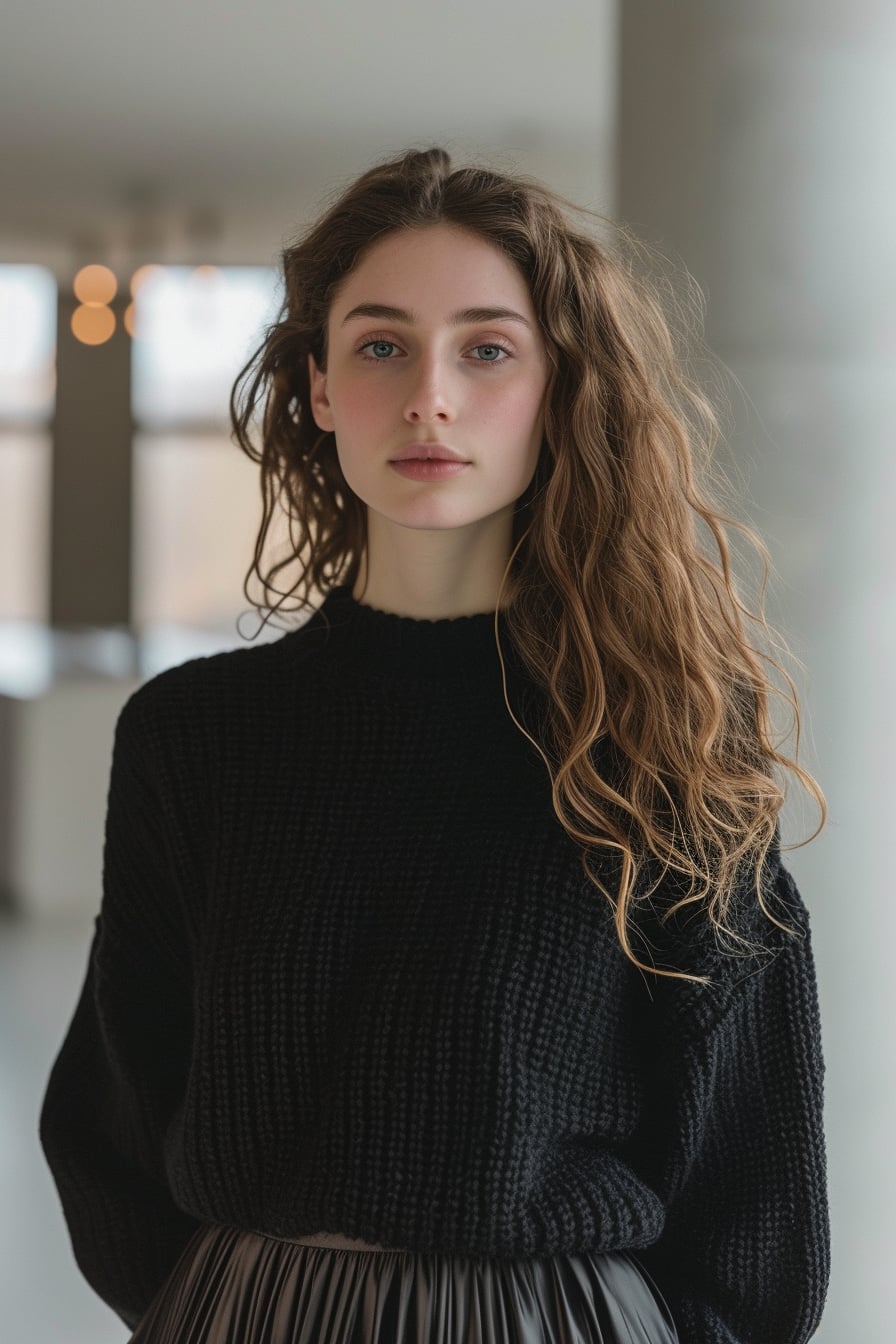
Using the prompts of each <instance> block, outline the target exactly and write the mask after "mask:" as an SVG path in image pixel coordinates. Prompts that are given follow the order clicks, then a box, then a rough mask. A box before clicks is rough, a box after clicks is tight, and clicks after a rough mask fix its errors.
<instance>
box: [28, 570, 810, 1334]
mask: <svg viewBox="0 0 896 1344" xmlns="http://www.w3.org/2000/svg"><path fill="white" fill-rule="evenodd" d="M500 620H501V627H502V634H503V638H502V647H503V648H505V649H506V650H508V652H510V653H511V654H512V649H511V648H509V644H508V641H509V635H508V633H507V631H506V627H505V624H504V617H503V616H502V617H501V618H500ZM509 694H510V698H511V703H512V704H514V708H515V709H516V710H517V711H518V715H520V716H525V715H529V718H528V720H526V719H525V718H524V721H527V722H528V723H529V725H530V727H532V726H534V725H535V722H536V719H537V707H538V695H537V694H536V693H535V692H534V690H533V688H532V687H530V686H528V685H527V683H526V681H525V678H524V676H523V674H522V672H521V669H520V666H519V664H518V663H517V662H516V661H515V660H514V659H513V658H512V657H511V659H510V682H509ZM533 716H534V717H533ZM595 750H596V751H597V752H598V754H599V759H600V752H601V748H600V747H598V748H596V749H595ZM605 764H606V768H607V770H610V769H611V768H612V766H611V762H610V761H609V758H607V759H606V761H605ZM598 853H599V852H598ZM592 864H593V865H596V866H597V868H598V871H599V872H600V871H603V875H604V878H605V881H606V882H607V883H612V882H613V878H614V869H613V864H612V862H611V861H610V860H609V859H603V858H597V859H596V860H595V858H594V857H593V856H592ZM601 865H603V868H602V870H601ZM616 876H617V877H618V874H616ZM764 876H765V878H766V890H767V891H768V893H769V897H770V899H771V901H772V904H773V908H774V910H775V913H776V914H777V915H778V918H780V919H782V921H783V922H785V923H789V924H790V925H791V926H792V927H794V928H797V929H798V930H799V933H800V936H799V937H790V936H788V935H787V934H784V933H781V932H780V931H778V930H777V929H776V928H775V926H774V925H773V924H771V923H770V922H769V921H768V920H766V919H765V918H764V916H762V915H761V912H759V911H758V904H757V903H756V901H755V896H752V897H750V899H749V900H748V899H747V898H746V896H745V898H744V900H743V910H744V919H745V921H746V923H745V924H744V928H745V929H746V928H747V925H749V932H750V934H751V936H752V937H753V938H754V939H758V940H759V941H761V942H762V944H763V946H764V947H765V948H766V954H765V955H764V956H762V957H759V958H754V959H752V960H749V961H744V960H742V959H737V958H735V957H732V956H730V955H725V954H724V953H723V951H722V950H720V949H719V948H717V946H716V943H715V940H714V939H713V938H711V937H707V936H706V935H705V933H704V932H703V930H704V929H705V928H707V927H708V926H707V925H706V923H705V919H704V918H703V917H701V919H700V920H698V921H691V922H690V923H685V922H684V921H682V922H681V923H680V924H677V925H676V924H675V923H674V922H673V923H672V924H670V925H668V926H663V927H660V926H659V924H657V923H656V922H655V915H656V912H657V911H658V910H659V908H660V905H661V904H662V901H661V897H658V898H654V900H655V902H656V909H653V908H651V907H647V906H645V907H644V909H643V910H642V912H641V914H639V915H638V916H637V918H638V920H639V927H640V928H643V930H644V933H645V937H646V938H648V939H649V947H650V948H651V949H652V951H651V950H648V943H647V942H644V943H641V944H640V945H638V947H637V950H638V951H639V954H640V955H641V958H642V960H643V959H645V956H646V957H647V958H649V957H650V956H651V955H652V956H653V958H654V960H655V963H656V964H657V965H665V966H668V967H674V968H676V969H683V970H689V971H696V972H708V973H709V974H711V976H712V979H713V984H712V985H711V986H700V985H696V984H694V983H693V982H685V981H682V980H671V979H661V978H658V977H655V976H652V975H646V974H642V973H641V972H639V971H638V970H637V968H636V967H634V966H633V964H632V963H631V961H629V960H628V959H627V958H626V956H625V955H624V953H623V951H622V949H621V947H620V945H619V942H618V937H617V934H616V931H615V928H614V926H613V922H612V913H611V911H610V908H609V905H608V903H607V901H606V899H605V898H604V897H603V896H601V894H600V892H599V891H598V890H597V888H596V887H595V886H594V885H593V884H592V883H591V882H589V881H588V879H587V878H586V877H585V875H584V873H583V871H582V866H581V861H580V854H579V851H578V849H577V847H576V846H575V845H574V843H573V842H572V841H571V840H570V839H569V837H568V835H567V833H566V832H565V831H564V829H563V828H562V827H561V825H560V824H559V822H558V820H557V818H556V816H555V814H554V812H553V810H552V806H551V795H550V781H549V778H548V774H547V770H546V767H545V765H544V762H543V761H542V759H541V757H540V756H539V755H538V753H537V752H536V751H535V749H534V747H533V746H532V744H531V743H530V742H528V741H527V740H526V738H525V736H524V735H523V734H522V733H521V732H520V731H519V729H518V728H517V727H516V725H515V724H514V723H513V721H512V719H511V718H510V716H509V714H508V713H507V710H506V707H505V704H504V700H503V695H502V689H501V676H500V663H499V659H498V655H497V651H496V648H495V641H494V628H493V618H492V617H491V616H489V615H478V616H467V617H460V618H457V619H454V620H439V621H426V620H415V619H412V618H409V617H401V616H395V615H392V614H388V613H384V612H381V611H377V610H375V609H373V608H371V607H367V606H364V605H361V604H359V603H357V602H356V601H355V600H354V598H353V597H352V596H351V592H350V590H348V589H347V588H336V589H334V590H332V591H331V593H330V594H329V596H328V598H327V600H326V602H325V604H324V606H323V608H322V609H321V610H320V611H319V612H317V613H316V614H315V615H314V616H313V617H312V618H311V620H310V621H309V622H308V623H307V624H305V625H304V626H303V627H301V628H299V629H296V630H292V631H290V632H289V633H287V634H284V635H282V636H280V637H279V638H277V639H275V640H274V641H273V642H271V643H268V644H264V645H260V646H252V647H247V648H240V649H235V650H231V651H229V652H226V653H220V654H216V655H214V656H211V657H205V658H194V659H192V660H191V661H189V662H186V663H184V664H182V665H181V666H179V667H174V668H171V669H169V670H167V671H165V672H163V673H161V674H159V675H157V676H155V677H153V678H152V679H151V680H149V681H148V682H146V683H145V684H144V685H143V686H141V687H140V688H139V689H138V690H137V691H136V692H135V693H134V694H133V695H132V696H131V697H130V699H129V700H128V702H127V703H126V705H125V706H124V708H123V710H122V712H121V714H120V716H119V719H118V723H117V726H116V733H115V745H114V750H113V756H112V768H111V779H110V786H109V795H108V810H107V821H106V837H105V849H104V876H103V895H102V904H101V906H100V912H99V915H98V917H97V919H96V927H95V933H94V938H93V942H92V946H91V950H90V956H89V962H88V967H87V973H86V979H85V983H84V987H83V991H82V993H81V996H80V999H79V1002H78V1005H77V1008H76V1010H75V1013H74V1017H73V1019H72V1022H71V1024H70V1026H69V1029H68V1032H67V1035H66V1037H65V1040H64V1042H63V1045H62V1047H61V1050H60V1052H59V1055H58V1057H57V1059H56V1061H55V1064H54V1066H53V1069H52V1073H51V1075H50V1079H49V1083H48V1087H47V1092H46V1096H45V1099H44V1103H43V1108H42V1112H41V1120H40V1135H41V1141H42V1144H43V1148H44V1152H45V1154H46V1158H47V1161H48V1163H49V1165H50V1168H51V1170H52V1173H53V1177H54V1179H55V1181H56V1184H57V1187H58V1190H59V1195H60V1198H61V1201H62V1206H63V1211H64V1215H65V1218H66V1221H67V1223H68V1227H69V1231H70V1234H71V1238H72V1244H73V1248H74V1253H75V1256H76V1258H77V1261H78V1264H79V1266H80V1268H81V1270H82V1272H83V1273H84V1275H85V1277H86V1278H87V1280H88V1281H89V1282H90V1283H91V1285H92V1286H93V1287H94V1288H95V1290H96V1291H97V1292H98V1293H99V1294H100V1296H101V1297H103V1298H104V1299H105V1301H106V1302H107V1303H108V1304H109V1305H110V1306H111V1307H112V1308H113V1309H114V1310H115V1311H116V1312H117V1313H118V1314H119V1315H120V1316H121V1318H122V1319H123V1320H124V1321H125V1322H126V1323H127V1324H128V1325H130V1326H133V1325H135V1324H136V1322H137V1320H138V1319H139V1317H140V1316H141V1314H142V1313H143V1312H144V1311H145V1309H146V1307H147V1306H148V1304H149V1302H150V1300H151V1299H152V1297H153V1296H154V1294H155V1293H156V1292H157V1290H158V1289H159V1288H160V1286H161V1284H162V1283H163V1281H164V1280H165V1278H166V1276H167V1275H168V1273H169V1272H170V1270H171V1269H172V1267H173V1264H174V1262H175V1260H176V1259H177V1257H178V1255H179V1254H180V1252H181V1251H182V1250H183V1249H184V1248H185V1246H186V1243H187V1241H188V1239H189V1238H190V1237H191V1236H192V1234H193V1233H194V1231H196V1229H197V1227H198V1226H199V1225H200V1224H202V1223H204V1222H221V1223H229V1224H233V1225H235V1226H238V1227H241V1228H246V1229H250V1230H254V1231H258V1232H267V1233H270V1234H272V1235H279V1236H300V1235H302V1234H307V1233H311V1232H317V1231H321V1230H325V1231H330V1232H339V1233H343V1234H345V1235H347V1236H353V1237H360V1238H363V1239H364V1240H367V1241H373V1242H377V1243H380V1244H384V1245H387V1246H392V1247H401V1248H406V1249H409V1250H415V1251H435V1252H451V1253H455V1254H466V1255H471V1256H485V1255H487V1256H498V1257H508V1256H513V1257H516V1256H533V1255H549V1254H553V1253H558V1252H560V1253H562V1252H566V1253H575V1252H581V1251H586V1250H587V1251H599V1250H614V1249H628V1250H630V1251H633V1252H634V1253H635V1254H636V1255H637V1256H638V1257H639V1258H640V1259H641V1261H642V1263H643V1264H644V1265H645V1266H646V1267H647V1268H648V1269H649V1271H650V1272H651V1274H652V1275H653V1276H654V1278H655V1279H656V1281H657V1282H658V1284H659V1285H660V1287H661V1289H662V1291H663V1293H664V1295H665V1296H666V1298H667V1300H668V1302H669V1304H670V1306H671V1308H672V1311H673V1314H674V1316H675V1318H676V1321H677V1324H678V1330H679V1334H680V1336H681V1339H682V1344H804V1341H806V1340H808V1339H809V1338H810V1336H811V1335H812V1333H813V1331H814V1330H815V1328H816V1326H817V1324H818V1321H819V1318H820V1316H821V1311H822V1305H823V1302H824V1298H825V1293H826V1289H827V1282H828V1275H829V1223H828V1205H827V1189H826V1164H825V1141H824V1131H823V1115H822V1109H823V1076H824V1064H823V1059H822V1050H821V1038H820V1022H819V1010H818V999H817V988H816V979H815V970H814V964H813V957H812V951H811V944H810V936H809V916H808V912H807V910H806V907H805V905H804V903H803V902H802V899H801V897H800V896H799V894H798V892H797V890H796V888H795V886H794V883H793V879H792V877H791V876H790V874H789V873H788V872H787V870H786V869H785V868H784V867H783V866H782V865H781V860H780V854H779V853H778V851H777V849H775V850H774V851H773V853H772V854H771V856H770V858H769V860H768V862H767V870H766V873H765V875H764ZM611 889H612V886H611ZM745 891H746V887H745ZM754 907H755V911H756V914H755V917H754V914H753V910H754ZM689 910H691V911H692V910H693V907H689ZM648 911H649V916H648Z"/></svg>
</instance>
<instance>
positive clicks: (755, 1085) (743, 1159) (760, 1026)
mask: <svg viewBox="0 0 896 1344" xmlns="http://www.w3.org/2000/svg"><path fill="white" fill-rule="evenodd" d="M767 875H768V877H769V879H770V886H771V890H772V893H773V894H774V895H776V896H777V897H779V898H780V899H779V900H777V901H775V900H771V901H769V902H768V904H769V905H770V908H771V909H772V911H773V913H774V914H775V916H776V918H778V919H780V920H781V921H782V922H783V923H786V924H789V925H790V927H792V928H796V929H798V931H799V936H798V937H791V936H789V935H787V934H785V933H781V932H780V931H778V930H777V929H776V928H775V926H774V925H772V924H770V923H769V921H768V920H766V919H765V917H764V916H763V915H762V914H761V911H760V912H759V918H760V919H761V921H762V924H761V928H762V929H763V930H764V931H768V930H770V931H771V935H769V934H768V933H767V932H764V933H763V934H762V941H763V943H764V944H768V945H770V946H773V950H774V955H773V958H772V959H761V958H760V959H759V960H758V961H752V960H751V961H750V962H745V961H733V960H730V959H729V961H728V962H727V965H728V966H729V967H730V968H732V969H728V970H726V971H725V972H724V977H725V979H726V980H728V981H730V985H731V987H730V991H729V992H728V993H727V994H726V996H725V999H724V1002H723V1003H722V1004H721V1005H717V1006H716V1008H715V1010H714V1011H713V1013H712V1015H711V1018H704V1020H703V1021H701V1022H700V1023H699V1024H698V1023H697V1022H695V1021H693V1020H689V1019H688V1017H687V1015H686V1013H679V1014H675V1013H674V1012H673V1013H670V1015H669V1016H670V1019H671V1020H670V1021H669V1022H667V1023H665V1024H664V1025H663V1026H662V1028H661V1029H660V1031H661V1034H660V1037H659V1039H660V1040H661V1041H662V1042H663V1045H662V1049H661V1050H660V1051H659V1052H658V1054H657V1056H656V1059H657V1067H656V1072H655V1089H654V1091H653V1092H652V1101H651V1116H650V1119H649V1127H650V1140H649V1143H648V1148H649V1151H650V1154H651V1166H652V1169H653V1179H654V1183H655V1188H656V1189H657V1191H658V1193H659V1194H660V1197H661V1199H662V1200H663V1203H664V1205H665V1206H666V1209H667V1220H666V1225H665V1228H664V1231H663V1234H662V1236H661V1238H660V1240H659V1241H658V1242H657V1243H656V1244H655V1245H653V1246H650V1247H648V1248H646V1249H644V1250H639V1251H638V1252H637V1255H638V1258H639V1259H640V1260H641V1261H642V1262H643V1264H644V1265H645V1266H646V1267H647V1269H648V1270H649V1272H650V1273H651V1274H652V1275H653V1276H654V1278H655V1279H656V1280H657V1282H658V1284H659V1286H660V1288H661V1289H662V1292H663V1294H664V1296H665V1297H666V1299H667V1301H668V1303H669V1306H670V1308H671V1310H672V1314H673V1316H674V1318H675V1320H676V1323H677V1325H678V1330H679V1334H680V1337H681V1340H682V1344H805V1342H806V1341H807V1340H809V1339H810V1338H811V1336H812V1334H813V1333H814V1331H815V1329H816V1327H817V1326H818V1323H819V1320H820V1318H821V1313H822V1308H823V1305H824V1300H825V1296H826V1292H827V1285H828V1278H829V1274H830V1227H829V1217H828V1201H827V1178H826V1154H825V1138H824V1128H823V1079H824V1062H823V1058H822V1049H821V1028H820V1015H819V1006H818V997H817V987H816V977H815V967H814V961H813V956H812V950H811V944H810V937H809V917H808V912H807V910H806V908H805V906H804V905H803V903H802V900H801V898H800V896H799V893H798V891H797V889H796V885H795V883H794V881H793V878H792V877H791V875H790V874H789V873H788V872H787V870H786V869H785V868H783V866H782V865H781V862H780V856H779V855H778V854H777V853H775V854H773V855H771V856H770V857H769V859H768V868H767ZM754 900H755V897H754ZM757 927H759V926H757ZM757 966H758V969H756V967H757ZM666 983H672V982H666ZM679 983H681V982H679ZM698 1002H699V999H698ZM703 1002H704V1004H705V1000H704V1001H703ZM697 1016H700V1014H697Z"/></svg>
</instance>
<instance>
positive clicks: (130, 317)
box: [121, 300, 136, 336]
mask: <svg viewBox="0 0 896 1344" xmlns="http://www.w3.org/2000/svg"><path fill="white" fill-rule="evenodd" d="M121 320H122V322H124V329H125V331H126V332H127V334H128V335H129V336H134V335H136V332H135V330H134V328H135V325H136V318H135V316H134V303H133V300H132V301H131V302H130V303H129V304H128V306H127V308H125V310H124V316H123V317H122V319H121Z"/></svg>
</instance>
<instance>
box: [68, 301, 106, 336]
mask: <svg viewBox="0 0 896 1344" xmlns="http://www.w3.org/2000/svg"><path fill="white" fill-rule="evenodd" d="M114 330H115V314H114V313H113V312H112V309H111V308H106V307H105V306H103V305H102V304H96V303H90V304H87V303H82V304H81V305H80V306H79V307H78V308H76V309H75V311H74V312H73V313H72V333H73V335H74V337H75V339H76V340H79V341H81V342H82V344H83V345H102V344H103V342H104V341H108V339H109V337H110V336H111V335H112V333H113V331H114Z"/></svg>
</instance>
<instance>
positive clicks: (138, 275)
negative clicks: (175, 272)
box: [131, 261, 162, 299]
mask: <svg viewBox="0 0 896 1344" xmlns="http://www.w3.org/2000/svg"><path fill="white" fill-rule="evenodd" d="M161 269H162V268H161V266H159V265H157V264H156V263H155V262H152V261H149V262H147V263H146V265H145V266H138V267H137V269H136V271H135V272H134V274H133V275H132V276H131V295H132V297H133V298H135V299H136V297H137V290H138V289H139V288H140V286H141V285H142V284H143V282H144V280H148V279H149V277H150V276H151V275H152V274H153V273H154V272H155V271H160V270H161Z"/></svg>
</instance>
